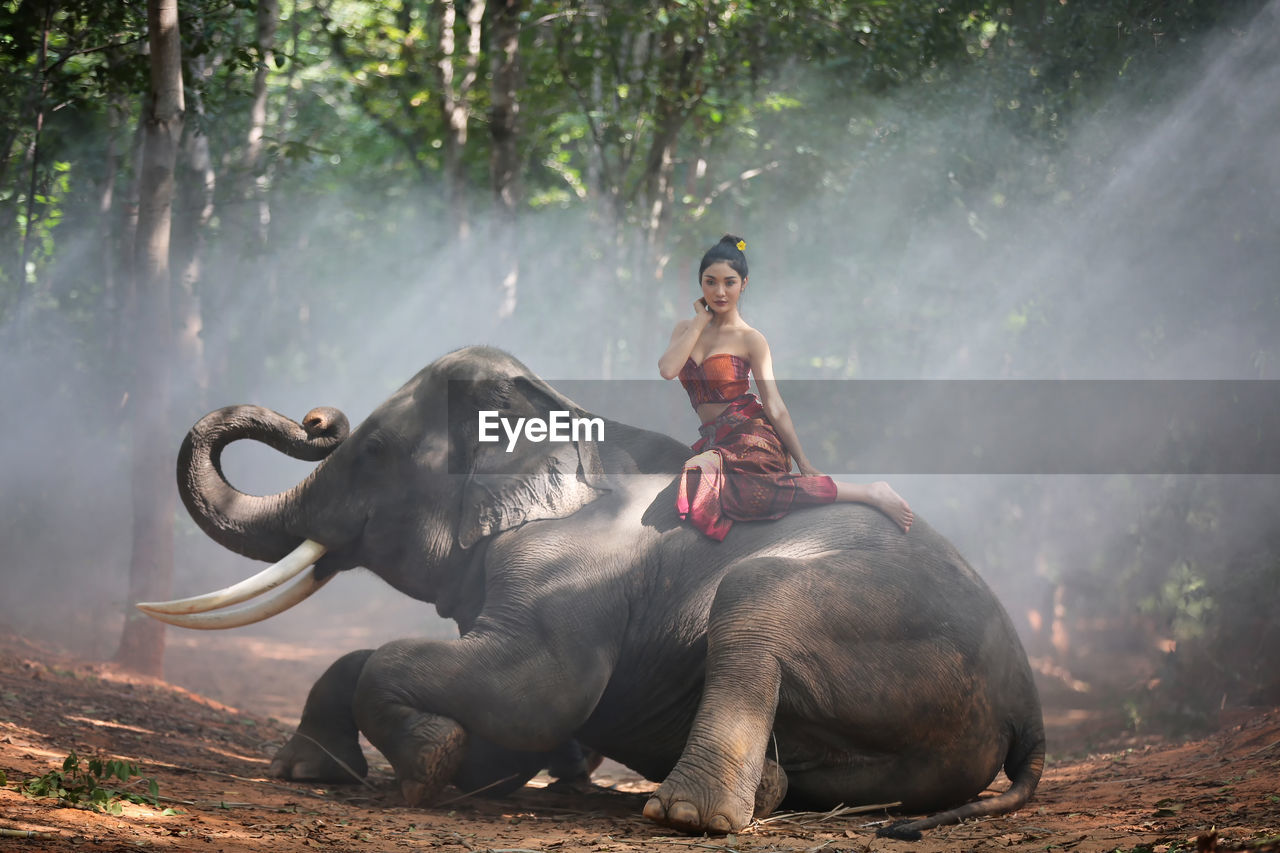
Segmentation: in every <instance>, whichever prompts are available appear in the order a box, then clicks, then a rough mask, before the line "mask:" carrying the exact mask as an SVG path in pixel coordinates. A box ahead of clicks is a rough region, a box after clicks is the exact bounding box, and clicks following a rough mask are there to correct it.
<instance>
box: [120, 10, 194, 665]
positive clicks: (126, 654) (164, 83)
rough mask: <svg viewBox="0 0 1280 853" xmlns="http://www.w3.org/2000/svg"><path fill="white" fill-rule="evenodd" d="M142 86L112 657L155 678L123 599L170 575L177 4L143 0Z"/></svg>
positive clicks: (136, 618)
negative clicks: (121, 555)
mask: <svg viewBox="0 0 1280 853" xmlns="http://www.w3.org/2000/svg"><path fill="white" fill-rule="evenodd" d="M147 24H148V42H149V45H150V48H151V87H150V91H149V92H148V94H147V99H146V105H145V107H144V109H143V114H142V128H143V146H142V162H141V175H140V183H139V204H138V231H137V240H136V245H135V258H136V261H135V267H136V272H135V281H134V288H133V310H132V312H131V313H132V316H133V322H134V330H133V335H132V341H133V348H134V373H133V392H132V394H131V401H130V402H131V405H132V415H133V417H132V427H133V450H132V453H133V464H132V486H133V558H132V562H131V564H130V567H129V605H130V608H129V610H130V612H129V615H128V617H127V618H126V620H125V628H124V634H123V635H122V636H121V638H120V647H119V648H118V649H117V651H116V660H117V661H118V662H120V663H121V664H123V665H125V666H128V667H129V668H131V669H136V670H138V671H139V672H143V673H146V674H148V675H153V676H156V677H159V676H160V675H161V674H162V672H163V661H164V626H163V625H162V624H160V623H158V622H156V621H155V620H154V619H148V618H146V617H144V616H141V615H140V614H139V615H135V613H136V611H134V610H133V607H132V605H133V604H136V603H137V602H139V601H143V600H146V599H152V600H154V599H165V598H168V596H169V589H170V586H171V582H172V579H173V513H174V509H175V506H176V500H175V498H176V494H177V493H176V491H175V488H174V484H173V477H172V474H171V466H172V461H171V459H170V458H169V453H168V448H169V439H170V436H169V412H168V406H169V375H168V371H169V356H170V352H171V351H172V348H173V331H172V328H171V319H170V311H169V307H170V305H169V302H170V301H169V292H170V288H171V286H172V279H171V277H170V272H169V234H170V222H171V218H172V211H173V195H174V170H175V166H176V163H177V159H178V150H179V146H180V144H181V141H182V125H183V118H184V111H185V105H184V100H183V90H182V46H181V40H180V39H181V37H180V34H179V29H178V0H148V4H147Z"/></svg>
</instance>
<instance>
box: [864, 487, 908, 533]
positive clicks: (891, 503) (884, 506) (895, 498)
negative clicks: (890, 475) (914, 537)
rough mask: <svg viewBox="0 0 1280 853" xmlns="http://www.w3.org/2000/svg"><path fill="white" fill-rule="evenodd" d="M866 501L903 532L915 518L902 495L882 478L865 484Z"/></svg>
mask: <svg viewBox="0 0 1280 853" xmlns="http://www.w3.org/2000/svg"><path fill="white" fill-rule="evenodd" d="M866 502H867V503H869V504H871V505H872V506H873V507H875V508H876V509H878V510H880V511H881V512H883V513H884V514H885V515H887V516H889V518H891V519H893V520H894V521H895V522H897V524H898V526H899V527H901V528H902V532H903V533H906V532H907V531H909V530H911V522H913V521H915V520H916V517H915V514H914V513H912V512H911V507H909V506H907V502H906V501H905V500H903V499H902V495H900V494H898V493H897V492H895V491H894V490H893V487H892V486H890V485H889V484H888V483H886V482H884V481H883V480H880V481H878V482H875V483H872V484H871V485H869V486H867V500H866Z"/></svg>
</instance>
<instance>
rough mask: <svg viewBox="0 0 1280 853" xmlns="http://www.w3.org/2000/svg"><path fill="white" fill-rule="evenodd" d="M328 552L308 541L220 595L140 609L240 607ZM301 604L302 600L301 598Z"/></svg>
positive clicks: (148, 603)
mask: <svg viewBox="0 0 1280 853" xmlns="http://www.w3.org/2000/svg"><path fill="white" fill-rule="evenodd" d="M326 550H328V549H327V548H325V547H324V546H323V545H321V544H320V543H319V542H316V541H315V540H313V539H308V540H306V541H305V542H303V543H302V544H301V545H299V546H298V547H297V548H294V549H293V550H292V551H290V552H289V553H288V555H287V556H285V558H284V559H282V560H281V561H280V562H278V563H276V564H274V565H272V566H268V567H267V568H265V569H263V570H262V571H260V572H258V573H257V574H256V575H254V576H253V577H251V578H246V579H245V580H242V581H240V583H237V584H233V585H231V586H229V587H226V588H224V589H220V590H217V591H216V592H210V593H206V594H205V595H197V596H193V597H191V598H179V599H177V600H175V601H140V602H138V605H137V606H138V609H139V610H141V611H143V612H144V613H148V614H150V615H152V616H158V615H159V614H161V613H168V614H174V615H177V614H182V613H204V612H206V611H209V610H215V609H217V608H219V607H227V606H229V605H232V604H239V603H240V602H242V601H248V600H249V599H251V598H255V597H257V596H259V595H262V594H263V593H264V592H269V591H270V590H273V589H275V588H276V587H278V586H280V585H281V584H282V583H285V582H286V581H288V580H289V579H290V578H293V577H294V576H296V575H298V574H299V573H300V572H302V570H303V569H305V568H307V566H310V565H311V564H312V563H314V562H315V561H316V560H318V559H320V558H321V557H322V556H324V552H325V551H326ZM299 601H301V599H299Z"/></svg>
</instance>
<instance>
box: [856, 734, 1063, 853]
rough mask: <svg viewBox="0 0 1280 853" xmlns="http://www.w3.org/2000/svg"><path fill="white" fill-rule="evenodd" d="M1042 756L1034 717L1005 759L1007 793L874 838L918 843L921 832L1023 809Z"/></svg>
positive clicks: (904, 824) (890, 828)
mask: <svg viewBox="0 0 1280 853" xmlns="http://www.w3.org/2000/svg"><path fill="white" fill-rule="evenodd" d="M1044 752H1045V740H1044V722H1043V721H1042V720H1041V719H1040V717H1039V714H1037V715H1035V718H1034V720H1033V723H1032V724H1031V725H1029V726H1027V727H1026V728H1024V729H1022V730H1021V731H1019V732H1018V734H1017V735H1016V736H1015V738H1014V741H1013V743H1012V744H1011V745H1010V747H1009V752H1008V754H1007V755H1006V756H1005V762H1004V772H1005V775H1007V776H1008V777H1009V780H1010V781H1011V782H1012V784H1011V785H1010V786H1009V790H1007V791H1005V792H1004V793H1002V794H997V795H996V796H994V797H987V798H986V799H982V800H976V801H974V802H972V803H966V804H965V805H963V806H960V807H959V808H955V809H951V810H949V811H945V812H939V813H938V814H935V815H930V816H929V817H926V818H921V819H920V820H911V821H899V822H898V823H893V824H890V825H888V826H884V827H881V828H880V829H879V831H877V832H876V835H879V836H882V837H885V838H897V839H899V840H902V841H919V840H920V833H921V832H922V831H924V830H926V829H933V828H934V827H935V826H944V825H946V824H950V823H959V822H960V821H962V820H966V819H968V818H972V817H986V816H988V815H997V814H1006V813H1008V812H1011V811H1016V810H1017V809H1020V808H1022V807H1023V806H1024V805H1026V803H1027V801H1028V800H1030V799H1031V795H1032V794H1034V793H1035V792H1036V786H1037V785H1039V784H1040V775H1041V774H1042V773H1043V772H1044Z"/></svg>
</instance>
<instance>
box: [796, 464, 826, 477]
mask: <svg viewBox="0 0 1280 853" xmlns="http://www.w3.org/2000/svg"><path fill="white" fill-rule="evenodd" d="M796 467H797V468H799V469H800V476H802V477H822V476H824V475H823V473H822V472H821V471H819V470H818V469H817V468H814V467H813V466H812V465H810V464H808V463H805V464H804V465H797V466H796Z"/></svg>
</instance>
